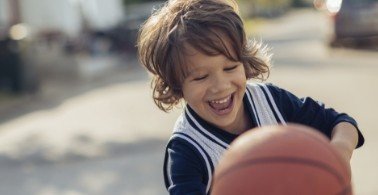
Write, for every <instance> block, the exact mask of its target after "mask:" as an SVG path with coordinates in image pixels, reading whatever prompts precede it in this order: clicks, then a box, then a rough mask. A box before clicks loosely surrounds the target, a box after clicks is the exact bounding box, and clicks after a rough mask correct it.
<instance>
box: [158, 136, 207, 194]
mask: <svg viewBox="0 0 378 195" xmlns="http://www.w3.org/2000/svg"><path fill="white" fill-rule="evenodd" d="M164 161H165V162H164V178H165V184H166V188H167V190H168V192H169V194H170V195H181V194H188V195H194V194H196V195H205V194H206V184H204V183H203V175H204V172H205V170H203V169H202V166H201V159H200V158H199V157H198V156H197V155H196V153H195V152H194V151H193V150H192V149H191V147H189V146H188V145H186V144H183V143H182V142H177V141H173V142H171V143H170V144H168V147H167V151H166V156H165V160H164Z"/></svg>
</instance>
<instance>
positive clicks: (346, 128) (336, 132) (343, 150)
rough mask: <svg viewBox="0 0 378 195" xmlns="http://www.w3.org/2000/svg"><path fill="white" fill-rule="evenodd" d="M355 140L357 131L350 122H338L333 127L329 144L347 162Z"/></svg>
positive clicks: (354, 145) (354, 146)
mask: <svg viewBox="0 0 378 195" xmlns="http://www.w3.org/2000/svg"><path fill="white" fill-rule="evenodd" d="M357 142H358V132H357V129H356V127H355V126H354V125H352V124H351V123H348V122H340V123H338V124H337V125H336V126H335V127H334V128H333V130H332V136H331V144H332V145H333V146H334V148H335V149H336V150H337V151H339V153H340V154H341V156H342V157H343V158H344V159H345V160H346V161H347V162H349V161H350V159H351V157H352V154H353V150H354V149H355V148H356V146H357Z"/></svg>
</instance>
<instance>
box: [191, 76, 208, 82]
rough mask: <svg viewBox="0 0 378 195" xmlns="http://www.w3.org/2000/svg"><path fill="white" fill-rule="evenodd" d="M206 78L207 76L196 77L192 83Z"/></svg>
mask: <svg viewBox="0 0 378 195" xmlns="http://www.w3.org/2000/svg"><path fill="white" fill-rule="evenodd" d="M206 77H207V75H204V76H200V77H196V78H194V79H193V81H200V80H203V79H205V78H206Z"/></svg>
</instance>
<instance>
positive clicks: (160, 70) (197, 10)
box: [138, 0, 270, 112]
mask: <svg viewBox="0 0 378 195" xmlns="http://www.w3.org/2000/svg"><path fill="white" fill-rule="evenodd" d="M223 35H225V36H226V37H225V38H224V36H223ZM225 41H229V43H230V45H231V49H232V50H233V51H234V52H230V51H229V48H227V46H226V45H227V44H226V43H225ZM187 44H189V45H190V46H192V47H193V48H195V49H196V50H198V51H200V52H203V53H204V54H206V55H210V56H215V55H220V54H221V55H225V56H226V57H228V58H229V59H230V60H232V61H239V62H242V63H243V65H244V68H245V72H246V78H247V79H251V78H257V79H261V80H264V79H266V77H267V76H268V75H269V59H270V56H269V55H267V53H266V50H265V49H264V48H263V47H261V44H260V43H258V42H256V41H248V39H247V37H246V34H245V31H244V25H243V21H242V19H241V17H240V16H239V14H238V9H237V4H236V3H235V2H234V1H233V0H169V1H167V2H166V3H165V4H164V5H163V6H162V7H161V8H160V9H158V10H157V11H155V12H154V13H153V14H152V15H151V16H150V18H149V19H148V20H147V21H146V22H145V23H144V24H143V25H142V27H141V28H140V32H139V36H138V52H139V60H140V62H141V64H142V65H143V66H144V67H145V68H146V69H147V70H148V71H149V72H150V73H152V76H153V79H152V83H151V84H152V88H153V99H154V101H155V103H156V105H157V106H158V107H159V108H160V109H161V110H163V111H165V112H167V111H169V110H170V109H172V107H173V106H175V105H177V104H178V103H179V102H180V100H181V99H182V98H183V94H182V90H181V85H182V83H183V81H184V79H185V77H186V76H187V72H188V71H187V68H188V67H186V66H185V63H184V62H185V56H186V51H187V48H186V47H185V45H187ZM232 53H235V54H236V56H233V55H231V54H232Z"/></svg>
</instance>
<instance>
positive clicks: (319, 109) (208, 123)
mask: <svg viewBox="0 0 378 195" xmlns="http://www.w3.org/2000/svg"><path fill="white" fill-rule="evenodd" d="M138 47H139V57H140V61H141V63H142V64H143V65H144V66H145V67H146V68H147V70H148V71H149V72H150V73H152V75H153V81H152V84H153V99H154V101H155V103H156V104H157V106H158V107H159V108H160V109H161V110H163V111H169V110H170V109H172V107H173V106H175V105H177V104H178V103H179V102H180V100H181V99H184V100H185V102H186V106H185V109H184V112H183V113H182V115H181V116H180V117H179V118H178V120H177V122H176V124H175V127H174V131H173V135H172V137H171V138H170V140H169V143H168V145H167V149H166V154H165V163H164V178H165V184H166V187H167V189H168V191H169V193H170V194H210V191H211V189H210V188H211V181H212V174H213V172H214V169H215V167H216V166H217V164H218V160H219V158H220V157H221V156H222V154H223V152H224V151H225V150H226V149H227V148H228V146H229V144H230V143H231V142H232V141H233V140H234V139H235V138H236V137H237V136H238V135H240V134H242V133H243V132H245V131H247V130H248V129H251V128H254V127H260V126H264V125H274V124H282V125H285V124H286V123H300V124H304V125H308V126H311V127H314V128H316V129H318V130H319V131H320V132H322V133H323V134H325V135H326V136H328V137H329V138H330V142H331V143H332V144H333V146H334V147H335V148H336V149H337V150H338V151H339V152H340V154H341V155H342V156H343V157H344V158H345V160H346V161H348V162H349V160H350V158H351V156H352V152H353V149H354V148H356V147H359V146H361V145H362V144H363V142H364V138H363V136H362V134H361V133H360V131H359V130H358V128H357V124H356V122H355V120H353V119H352V118H351V117H349V116H348V115H346V114H344V113H338V112H336V111H335V110H333V109H331V108H325V107H324V105H323V104H320V103H318V102H316V101H314V100H313V99H311V98H303V99H299V98H297V97H296V96H294V95H293V94H291V93H290V92H288V91H285V90H284V89H281V88H279V87H276V86H274V85H272V84H263V83H255V84H252V83H247V80H248V79H255V78H259V79H261V80H264V78H265V77H264V76H265V75H266V74H268V73H269V66H268V60H267V59H268V58H264V52H263V51H261V49H260V48H259V45H258V44H250V43H249V42H247V38H246V35H245V32H244V27H243V22H242V20H241V18H240V16H239V15H238V12H237V8H236V4H235V3H234V2H233V1H231V0H169V1H168V2H166V4H165V5H164V6H163V7H161V8H160V9H159V10H158V11H156V12H155V13H154V14H153V15H152V16H151V17H150V18H149V19H148V20H147V22H146V23H145V24H144V25H143V26H142V28H141V31H140V34H139V39H138Z"/></svg>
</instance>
